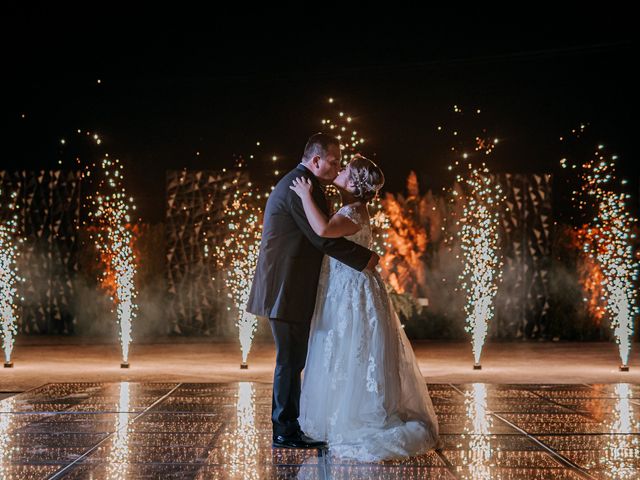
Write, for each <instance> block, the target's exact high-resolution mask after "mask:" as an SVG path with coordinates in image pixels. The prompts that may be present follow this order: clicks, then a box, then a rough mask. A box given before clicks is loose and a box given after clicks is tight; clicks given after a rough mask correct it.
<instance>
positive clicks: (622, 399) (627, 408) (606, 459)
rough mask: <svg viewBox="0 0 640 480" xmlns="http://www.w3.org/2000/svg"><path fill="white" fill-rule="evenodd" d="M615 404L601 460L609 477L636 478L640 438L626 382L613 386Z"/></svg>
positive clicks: (639, 423) (638, 426)
mask: <svg viewBox="0 0 640 480" xmlns="http://www.w3.org/2000/svg"><path fill="white" fill-rule="evenodd" d="M615 392H616V406H615V411H614V412H613V413H614V419H613V422H612V424H611V435H609V441H608V442H607V446H606V448H605V450H604V452H603V453H602V457H601V458H600V463H601V464H602V466H603V467H604V468H603V472H604V474H605V475H606V476H607V477H608V478H613V479H618V480H624V479H632V478H638V475H640V471H639V470H638V461H639V460H640V441H639V439H638V435H633V434H632V432H634V431H635V432H637V430H638V428H640V422H638V421H636V420H635V417H634V412H633V403H631V401H630V398H631V391H630V385H629V384H628V383H618V384H616V386H615Z"/></svg>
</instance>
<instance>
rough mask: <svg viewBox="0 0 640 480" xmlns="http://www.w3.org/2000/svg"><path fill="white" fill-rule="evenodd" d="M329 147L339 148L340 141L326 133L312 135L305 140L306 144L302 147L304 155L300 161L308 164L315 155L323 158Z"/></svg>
mask: <svg viewBox="0 0 640 480" xmlns="http://www.w3.org/2000/svg"><path fill="white" fill-rule="evenodd" d="M329 145H337V146H338V147H339V146H340V140H338V139H337V138H336V137H334V136H333V135H329V134H327V133H322V132H318V133H314V134H313V135H311V136H310V137H309V140H307V144H306V145H305V147H304V155H302V161H303V162H308V161H309V160H311V159H312V158H313V157H315V156H316V155H318V156H320V157H324V156H325V155H326V153H327V150H329Z"/></svg>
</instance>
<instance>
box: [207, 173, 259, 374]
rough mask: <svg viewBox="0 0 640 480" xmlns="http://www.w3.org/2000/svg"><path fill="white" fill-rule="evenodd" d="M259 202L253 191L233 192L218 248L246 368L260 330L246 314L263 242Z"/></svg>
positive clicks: (217, 251) (250, 315) (251, 315)
mask: <svg viewBox="0 0 640 480" xmlns="http://www.w3.org/2000/svg"><path fill="white" fill-rule="evenodd" d="M249 186H251V184H249ZM257 202H260V203H261V201H260V195H254V192H253V191H252V190H249V191H245V192H240V191H236V192H234V195H233V200H232V202H231V203H230V204H229V205H228V206H227V208H226V209H225V214H224V221H225V222H226V225H227V235H226V236H225V238H224V241H223V243H222V245H219V246H216V253H217V257H218V264H219V265H220V266H221V267H224V268H226V287H227V289H228V290H229V292H230V293H229V294H228V295H229V297H230V298H231V299H232V300H233V302H234V304H235V306H236V309H237V312H238V319H237V321H236V326H237V327H238V334H239V337H240V348H241V350H242V363H243V364H246V361H247V357H248V356H249V351H250V350H251V343H252V341H253V335H254V333H255V331H256V327H257V318H256V316H255V315H253V314H251V313H248V312H247V311H246V305H247V301H248V300H249V293H250V291H251V280H252V278H253V274H254V272H255V269H256V265H257V263H258V252H259V250H260V239H261V238H262V223H261V215H262V209H261V207H259V206H257V205H258V204H257Z"/></svg>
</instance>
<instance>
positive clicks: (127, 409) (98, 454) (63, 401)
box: [0, 382, 640, 480]
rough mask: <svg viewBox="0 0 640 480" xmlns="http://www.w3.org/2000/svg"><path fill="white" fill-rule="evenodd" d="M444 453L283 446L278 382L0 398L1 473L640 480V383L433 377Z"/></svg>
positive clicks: (55, 386) (60, 389) (47, 391)
mask: <svg viewBox="0 0 640 480" xmlns="http://www.w3.org/2000/svg"><path fill="white" fill-rule="evenodd" d="M429 388H430V392H431V396H432V399H433V402H434V405H435V408H436V411H437V413H438V416H439V420H440V429H441V433H442V438H443V440H444V448H443V449H442V450H441V451H438V452H436V451H431V452H429V453H427V454H425V455H422V456H419V457H414V458H410V459H406V460H403V461H393V462H384V463H379V464H360V463H356V462H345V461H340V460H338V459H334V458H332V457H331V452H330V451H329V452H318V451H316V450H289V449H274V448H272V447H271V422H270V411H271V385H269V384H261V383H224V384H220V383H217V384H216V383H126V382H123V383H51V384H46V385H43V386H41V387H38V388H35V389H32V390H29V391H26V392H23V393H20V394H17V395H13V396H9V397H6V398H4V399H3V400H0V478H1V479H36V478H38V479H40V478H42V479H57V478H65V479H128V478H131V479H138V478H158V479H173V478H180V479H183V478H184V479H243V480H244V479H248V480H251V479H260V478H282V479H285V478H300V479H325V478H326V479H329V478H336V479H338V478H339V479H350V478H363V479H378V478H381V479H418V478H437V479H440V478H442V479H445V478H446V479H455V478H460V479H462V478H465V479H466V478H468V479H512V478H519V479H520V478H521V479H528V480H533V479H543V478H553V479H576V478H611V479H637V478H640V387H639V386H638V385H631V384H594V385H587V384H576V385H495V384H482V383H475V384H456V385H454V384H430V385H429Z"/></svg>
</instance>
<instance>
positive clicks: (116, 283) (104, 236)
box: [93, 155, 137, 363]
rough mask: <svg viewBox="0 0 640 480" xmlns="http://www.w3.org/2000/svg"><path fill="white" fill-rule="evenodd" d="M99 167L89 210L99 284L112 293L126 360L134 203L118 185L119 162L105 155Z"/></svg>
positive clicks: (133, 292)
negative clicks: (93, 207) (92, 206)
mask: <svg viewBox="0 0 640 480" xmlns="http://www.w3.org/2000/svg"><path fill="white" fill-rule="evenodd" d="M101 167H102V172H103V173H104V180H103V181H102V182H101V183H100V185H99V186H98V188H99V192H98V194H97V195H96V197H95V200H94V204H96V211H95V212H94V213H93V215H94V217H95V218H96V219H97V221H98V223H99V224H100V229H99V231H98V233H97V235H96V246H97V247H98V250H99V251H100V253H101V256H102V259H103V263H104V264H105V268H106V270H105V272H104V275H103V279H102V285H103V286H105V287H106V288H107V289H108V290H112V291H113V293H114V294H115V295H113V296H114V301H115V303H116V312H117V318H118V323H119V325H120V342H121V344H122V359H123V361H124V362H125V363H126V362H128V361H129V344H130V343H131V324H132V321H133V319H134V318H135V316H136V310H137V305H136V304H135V302H134V300H135V297H136V295H137V292H136V289H135V284H134V277H135V274H136V263H135V255H134V253H133V241H134V239H133V232H132V227H131V223H130V222H131V219H130V216H129V211H130V210H135V205H132V203H131V202H132V199H131V198H128V197H127V196H126V194H125V189H124V187H122V185H121V182H122V177H123V173H122V170H123V167H122V165H121V164H120V163H119V161H118V160H115V161H112V160H110V159H109V158H108V155H107V156H105V158H104V159H103V160H102V163H101Z"/></svg>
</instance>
